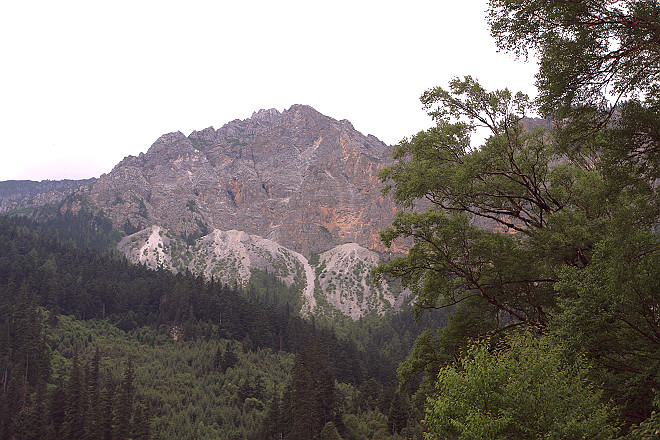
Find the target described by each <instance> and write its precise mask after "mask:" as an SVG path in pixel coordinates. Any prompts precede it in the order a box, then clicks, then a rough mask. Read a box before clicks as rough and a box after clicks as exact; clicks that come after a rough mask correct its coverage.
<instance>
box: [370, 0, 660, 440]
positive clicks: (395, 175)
mask: <svg viewBox="0 0 660 440" xmlns="http://www.w3.org/2000/svg"><path fill="white" fill-rule="evenodd" d="M659 11H660V5H659V4H658V2H657V1H651V2H648V1H646V2H642V1H631V2H615V1H600V2H565V1H549V2H547V1H546V2H542V1H536V0H492V1H490V16H489V17H490V18H489V20H490V25H491V30H492V33H493V35H494V36H495V38H496V40H497V43H498V45H499V47H500V48H502V49H505V50H509V51H513V52H515V53H517V54H518V55H527V53H528V51H532V52H535V53H537V54H538V55H539V58H540V70H539V73H538V75H537V79H538V81H537V85H538V86H539V88H540V90H539V96H540V98H539V100H538V102H537V103H535V104H536V105H539V106H540V109H541V111H542V113H544V114H545V115H552V116H553V117H555V119H554V120H552V121H546V122H545V123H532V122H531V121H529V120H525V119H523V117H524V116H525V111H526V110H527V109H529V108H532V107H533V105H532V104H531V103H530V102H529V101H528V100H527V98H526V97H525V96H523V95H520V94H516V95H514V94H512V93H510V92H509V91H508V90H506V89H505V90H498V91H495V92H488V91H486V90H485V89H483V88H482V87H481V86H480V85H479V84H478V83H477V82H476V81H475V80H473V79H472V78H471V77H466V78H464V79H454V80H452V81H451V82H450V84H449V88H448V89H443V88H434V89H431V90H429V91H427V92H426V93H425V94H424V95H423V96H422V102H423V104H424V106H425V108H426V109H427V110H428V112H429V115H430V116H431V117H432V118H433V120H434V122H435V126H434V127H432V128H430V129H429V130H426V131H424V132H420V133H418V134H416V135H415V136H413V137H412V138H411V139H409V140H404V141H403V142H401V143H400V144H399V145H398V146H397V147H396V149H395V152H394V158H395V160H396V163H395V164H394V165H393V166H391V167H388V168H386V169H385V170H383V171H382V173H381V177H382V178H383V180H385V181H386V184H387V185H388V186H387V190H388V191H390V192H392V194H393V196H394V198H395V200H396V201H397V202H399V203H400V204H401V205H402V206H403V207H404V210H402V211H401V212H399V213H398V215H397V217H396V219H395V221H394V223H393V225H392V227H391V228H388V229H387V230H386V231H383V232H382V240H383V242H384V243H385V244H386V245H388V246H390V245H391V244H392V243H393V242H394V241H395V240H409V241H412V248H411V249H410V251H409V253H408V254H407V255H406V256H404V257H400V258H396V259H394V260H391V261H390V262H388V263H387V264H384V265H381V266H380V267H379V268H378V269H377V270H376V274H377V275H380V276H385V275H386V276H392V277H400V278H401V279H402V280H403V283H404V285H406V286H408V287H410V288H411V289H412V291H413V294H414V295H415V297H416V303H415V311H416V313H417V315H418V316H420V314H421V312H423V311H425V310H432V309H435V308H448V309H450V310H452V315H451V316H450V318H449V323H448V326H447V327H446V328H444V329H441V330H439V331H437V332H433V331H427V332H425V333H423V334H422V336H421V337H420V338H419V339H418V340H417V342H416V343H415V346H414V348H413V353H412V355H411V356H410V357H409V359H408V360H406V361H405V362H404V363H402V364H401V366H400V367H399V375H400V378H401V379H402V385H407V384H412V385H418V386H419V390H420V391H419V393H418V395H417V396H414V398H413V402H414V406H416V404H415V403H416V402H417V400H418V397H419V396H420V395H424V394H425V393H427V392H428V391H427V390H428V387H429V385H430V381H429V379H428V378H429V377H431V378H434V377H435V376H436V375H437V373H438V372H439V371H447V370H446V368H447V367H446V365H448V364H450V363H451V362H452V361H454V360H455V359H456V358H457V357H458V356H460V353H461V349H462V348H463V347H465V345H466V344H468V343H469V341H470V340H474V339H479V338H481V337H484V336H485V335H491V336H492V337H493V340H494V341H496V340H498V339H500V338H502V337H504V338H506V335H507V334H508V333H510V332H511V331H512V329H513V328H515V327H530V328H533V329H535V331H537V332H539V334H543V333H548V332H549V333H551V334H553V335H555V337H557V338H559V339H560V340H562V344H563V346H565V347H567V348H569V349H570V350H571V351H572V352H573V354H574V356H573V357H574V359H580V356H581V355H582V354H583V355H584V356H585V357H586V358H587V359H588V361H589V362H590V363H591V364H592V365H593V368H592V369H589V370H587V372H586V373H585V374H586V375H588V377H589V378H590V379H591V380H592V381H593V383H597V384H599V385H601V384H602V386H603V393H602V396H603V397H602V398H603V400H604V401H608V402H609V401H612V402H614V403H615V404H616V405H617V408H616V413H615V414H616V418H617V422H618V423H619V424H621V426H622V427H623V429H622V431H621V432H622V433H623V434H626V433H627V430H628V429H629V428H630V427H631V426H633V425H635V426H638V427H639V426H641V425H640V423H641V422H644V423H647V421H648V422H650V421H652V420H653V416H652V414H651V411H652V400H653V395H654V391H653V388H654V387H655V388H656V389H657V387H658V373H657V372H658V371H660V367H659V365H658V361H657V354H658V352H659V349H660V348H659V346H658V334H660V330H659V329H658V325H657V324H658V320H657V310H658V304H659V303H660V290H659V288H658V287H659V286H660V279H659V278H658V270H657V267H658V266H659V265H660V264H659V263H660V261H659V260H658V256H659V255H660V245H659V244H658V233H657V232H658V224H660V197H658V189H659V188H660V187H659V186H658V183H657V182H658V178H660V167H659V166H658V164H660V136H659V135H658V127H659V126H660V111H659V109H660V106H659V104H658V103H659V102H660V86H659V84H658V83H659V81H658V80H659V79H660V76H659V75H660V70H659V69H658V66H659V65H660V64H658V62H657V61H658V59H660V58H659V57H660V45H659V44H658V35H660V33H659V31H660V20H659V19H658V12H659ZM612 94H613V95H614V97H615V99H616V101H615V105H610V104H609V103H608V101H607V98H608V96H611V95H612ZM624 98H627V100H626V101H624V100H623V99H624ZM476 127H485V128H487V129H488V130H489V132H490V136H489V137H488V138H487V139H486V141H485V142H484V144H483V145H481V146H480V147H479V148H475V146H473V145H471V144H470V136H471V134H472V133H473V131H474V129H475V128H476ZM534 127H536V128H534ZM544 127H546V128H544ZM488 359H489V358H483V359H481V358H480V362H481V361H483V362H484V363H485V362H487V361H488ZM576 362H577V361H576ZM566 365H567V367H571V368H577V367H576V366H575V365H572V364H571V360H570V359H569V360H567V364H566ZM485 366H486V364H484V367H485ZM420 372H425V373H426V377H425V378H423V379H422V381H421V383H419V382H418V381H417V376H418V374H419V373H420ZM402 388H403V387H402ZM596 394H598V393H596ZM522 414H523V413H522V412H520V413H516V414H513V413H512V415H511V417H512V419H511V420H505V419H501V420H500V419H497V418H495V419H493V420H492V422H493V424H492V427H493V430H494V432H495V431H497V430H498V429H500V428H501V426H505V425H506V424H507V423H515V421H516V420H518V419H517V418H516V417H518V418H519V416H521V415H522ZM489 423H490V422H489ZM502 423H503V424H504V425H501V424H502ZM487 425H488V423H484V424H483V426H487ZM507 426H508V425H507ZM482 434H483V435H486V434H485V433H482ZM493 435H495V434H493Z"/></svg>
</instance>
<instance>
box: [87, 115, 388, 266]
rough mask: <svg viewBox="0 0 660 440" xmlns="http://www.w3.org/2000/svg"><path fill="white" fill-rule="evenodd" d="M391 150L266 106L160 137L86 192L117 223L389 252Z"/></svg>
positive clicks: (332, 124)
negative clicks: (383, 177)
mask: <svg viewBox="0 0 660 440" xmlns="http://www.w3.org/2000/svg"><path fill="white" fill-rule="evenodd" d="M391 157H392V149H391V147H388V146H387V145H385V144H384V143H383V142H381V141H379V140H378V139H377V138H376V137H374V136H365V135H363V134H361V133H359V132H358V131H356V130H355V129H354V128H353V126H352V125H351V123H350V122H348V121H346V120H343V121H337V120H335V119H332V118H330V117H327V116H324V115H322V114H320V113H319V112H317V111H316V110H314V109H313V108H311V107H308V106H303V105H294V106H293V107H291V108H290V109H288V110H285V111H283V112H281V113H280V112H279V111H277V110H274V109H271V110H261V111H259V112H256V113H254V114H253V115H252V117H251V118H249V119H246V120H242V121H241V120H235V121H232V122H229V123H227V124H225V125H224V126H223V127H222V128H220V129H218V130H215V129H214V128H213V127H209V128H206V129H204V130H201V131H194V132H192V133H191V134H190V135H189V136H185V135H183V134H182V133H180V132H177V133H170V134H166V135H164V136H161V137H160V138H159V139H158V140H157V141H156V142H155V143H154V144H153V145H152V146H151V148H150V149H149V150H148V151H147V153H146V154H140V155H139V156H138V157H135V156H129V157H127V158H125V159H124V160H122V161H121V162H120V163H119V164H118V165H117V166H115V168H114V169H113V170H112V171H111V172H110V173H108V174H105V175H103V176H101V177H100V178H99V179H98V181H96V182H95V183H94V185H93V186H92V188H91V191H90V192H89V194H88V197H89V199H90V200H91V201H92V202H93V204H95V205H96V206H98V207H100V208H102V209H103V211H104V212H105V213H107V215H109V216H110V218H111V219H112V220H113V221H114V222H115V223H116V224H118V225H125V226H127V227H128V229H129V230H138V229H143V228H146V227H150V226H151V225H160V226H162V227H164V228H167V229H169V230H171V231H172V232H174V233H175V234H177V235H180V236H183V237H192V238H197V237H200V236H203V235H206V234H208V233H210V232H211V231H213V230H215V229H219V230H223V231H228V230H238V231H243V232H246V233H248V234H253V235H258V236H260V237H264V238H267V239H269V240H272V241H274V242H276V243H278V244H280V245H282V246H285V247H287V248H289V249H291V250H294V251H296V252H300V253H302V254H305V255H310V254H311V253H312V252H323V251H326V250H328V249H331V248H332V247H334V246H337V245H340V244H344V243H352V242H354V243H358V244H359V245H361V246H363V247H365V248H368V249H372V250H380V251H384V248H383V247H382V245H381V243H380V240H379V235H378V231H380V230H382V229H384V228H385V227H387V226H388V225H390V223H391V221H392V219H393V216H394V210H395V207H394V204H393V203H392V201H391V199H390V198H389V197H385V196H383V195H382V194H381V188H382V184H381V182H380V181H379V179H378V177H377V172H378V171H379V170H380V169H381V168H382V167H383V166H386V165H388V164H389V163H391V160H392V159H391Z"/></svg>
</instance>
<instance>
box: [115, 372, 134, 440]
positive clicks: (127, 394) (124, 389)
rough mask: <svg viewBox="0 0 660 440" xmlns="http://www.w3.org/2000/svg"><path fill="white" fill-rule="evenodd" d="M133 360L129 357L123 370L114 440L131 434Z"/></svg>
mask: <svg viewBox="0 0 660 440" xmlns="http://www.w3.org/2000/svg"><path fill="white" fill-rule="evenodd" d="M133 379H134V376H133V362H131V360H130V359H129V361H128V363H127V364H126V370H125V371H124V378H123V380H122V383H121V387H120V389H119V395H118V396H117V418H116V422H117V425H116V428H115V435H114V438H115V440H129V438H130V434H131V416H132V414H133V397H134V394H135V388H134V384H133Z"/></svg>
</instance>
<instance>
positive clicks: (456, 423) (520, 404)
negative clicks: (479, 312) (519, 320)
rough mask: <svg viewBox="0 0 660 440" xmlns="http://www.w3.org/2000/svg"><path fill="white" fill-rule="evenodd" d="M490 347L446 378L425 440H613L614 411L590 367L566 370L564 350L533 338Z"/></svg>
mask: <svg viewBox="0 0 660 440" xmlns="http://www.w3.org/2000/svg"><path fill="white" fill-rule="evenodd" d="M489 345H490V344H488V343H487V342H482V343H476V344H473V345H471V346H470V347H469V348H468V349H467V350H466V352H465V355H464V356H462V357H461V358H460V359H459V362H458V363H456V364H455V365H454V366H448V367H445V368H443V369H442V370H441V371H440V373H439V375H438V382H437V390H438V395H437V397H434V398H433V399H431V400H430V402H429V407H428V409H427V413H426V418H425V420H424V422H425V423H426V425H427V426H429V433H428V434H427V437H426V438H428V439H444V438H455V439H475V438H488V439H529V438H544V439H566V438H576V439H577V438H593V439H609V438H613V434H614V432H615V431H614V429H613V427H612V426H611V424H610V423H609V420H608V416H609V409H608V408H607V407H606V406H605V405H603V404H602V403H601V400H600V392H599V391H598V390H597V389H596V388H595V387H594V386H593V385H591V384H590V382H589V381H588V379H587V372H588V368H587V367H586V365H585V364H584V362H582V361H580V360H578V361H577V362H574V363H567V362H566V361H565V360H564V356H563V353H562V349H561V347H558V346H554V345H553V344H551V343H550V342H549V341H548V340H547V339H541V340H539V339H538V338H535V337H533V336H532V335H530V334H521V335H517V336H513V337H511V338H509V339H508V340H507V345H506V346H505V347H500V348H493V347H490V346H489Z"/></svg>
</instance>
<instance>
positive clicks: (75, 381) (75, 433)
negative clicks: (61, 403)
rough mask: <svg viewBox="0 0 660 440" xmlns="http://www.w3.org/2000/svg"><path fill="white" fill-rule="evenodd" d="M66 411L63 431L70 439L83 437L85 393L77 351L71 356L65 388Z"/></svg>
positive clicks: (85, 409) (77, 439)
mask: <svg viewBox="0 0 660 440" xmlns="http://www.w3.org/2000/svg"><path fill="white" fill-rule="evenodd" d="M66 400H67V403H66V413H65V417H64V433H65V436H66V438H68V439H70V440H80V439H83V438H85V427H86V420H85V418H86V412H87V393H86V392H85V389H84V382H83V377H82V371H81V369H80V364H79V361H78V353H77V352H76V353H75V354H74V356H73V365H72V366H71V373H70V374H69V381H68V382H67V390H66Z"/></svg>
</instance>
